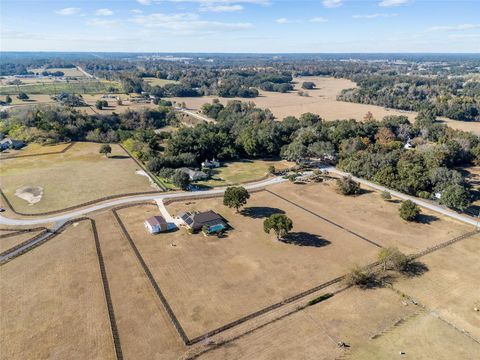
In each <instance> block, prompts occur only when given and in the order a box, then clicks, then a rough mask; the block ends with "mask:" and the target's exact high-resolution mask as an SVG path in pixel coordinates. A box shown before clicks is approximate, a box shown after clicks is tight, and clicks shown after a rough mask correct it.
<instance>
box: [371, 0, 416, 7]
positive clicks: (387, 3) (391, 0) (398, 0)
mask: <svg viewBox="0 0 480 360" xmlns="http://www.w3.org/2000/svg"><path fill="white" fill-rule="evenodd" d="M409 1H410V0H383V1H380V2H379V3H378V6H382V7H392V6H400V5H405V4H406V3H408V2H409Z"/></svg>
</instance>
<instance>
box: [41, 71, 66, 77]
mask: <svg viewBox="0 0 480 360" xmlns="http://www.w3.org/2000/svg"><path fill="white" fill-rule="evenodd" d="M42 75H43V76H56V77H60V76H64V75H65V73H64V72H63V71H60V70H57V71H48V70H45V71H42Z"/></svg>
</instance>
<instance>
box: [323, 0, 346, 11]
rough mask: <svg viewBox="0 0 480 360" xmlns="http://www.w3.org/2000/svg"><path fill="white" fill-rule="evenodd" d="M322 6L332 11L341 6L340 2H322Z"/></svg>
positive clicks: (333, 0)
mask: <svg viewBox="0 0 480 360" xmlns="http://www.w3.org/2000/svg"><path fill="white" fill-rule="evenodd" d="M322 3H323V6H325V7H326V8H329V9H333V8H336V7H339V6H342V0H323V2H322Z"/></svg>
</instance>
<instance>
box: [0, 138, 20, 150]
mask: <svg viewBox="0 0 480 360" xmlns="http://www.w3.org/2000/svg"><path fill="white" fill-rule="evenodd" d="M24 146H25V143H24V142H23V141H21V140H14V139H10V138H8V139H3V140H2V141H0V149H1V150H7V149H14V150H18V149H21V148H22V147H24Z"/></svg>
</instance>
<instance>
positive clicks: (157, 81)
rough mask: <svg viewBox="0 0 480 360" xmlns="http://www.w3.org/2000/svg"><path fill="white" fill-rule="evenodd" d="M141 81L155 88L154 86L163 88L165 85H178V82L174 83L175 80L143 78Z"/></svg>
mask: <svg viewBox="0 0 480 360" xmlns="http://www.w3.org/2000/svg"><path fill="white" fill-rule="evenodd" d="M143 81H145V82H146V83H148V84H150V85H152V86H155V85H158V86H163V85H165V84H177V83H178V81H175V80H166V79H159V78H156V77H144V78H143Z"/></svg>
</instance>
